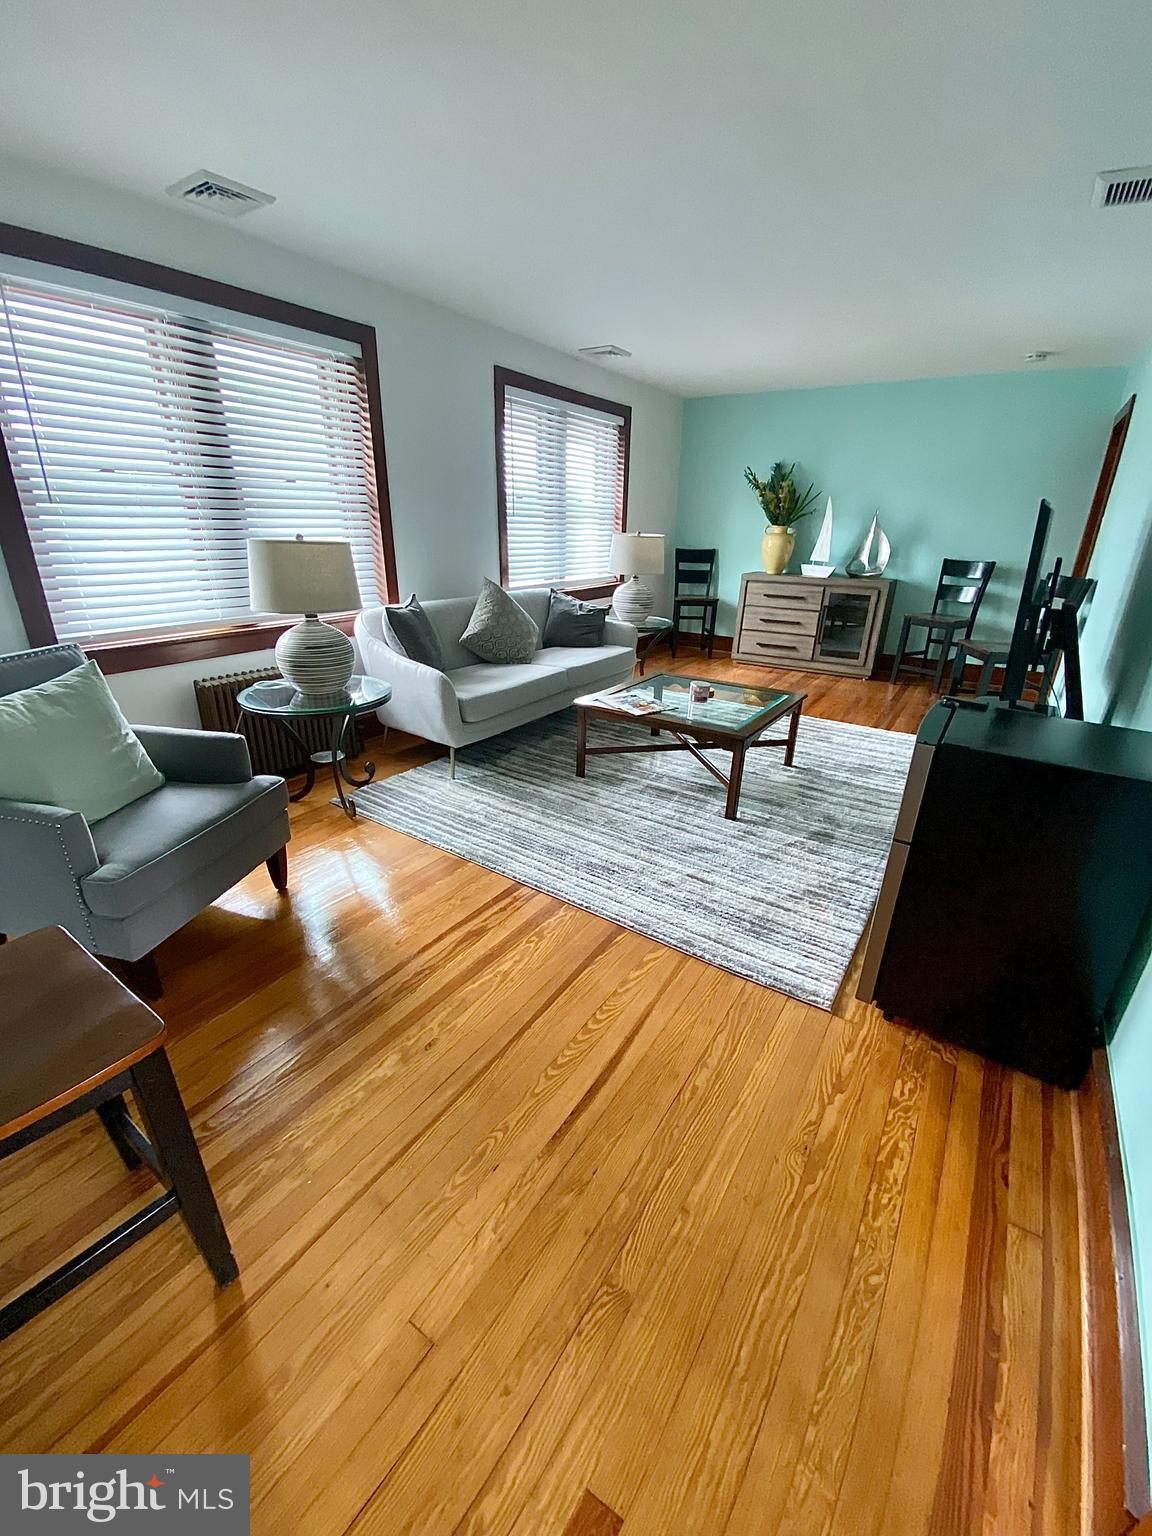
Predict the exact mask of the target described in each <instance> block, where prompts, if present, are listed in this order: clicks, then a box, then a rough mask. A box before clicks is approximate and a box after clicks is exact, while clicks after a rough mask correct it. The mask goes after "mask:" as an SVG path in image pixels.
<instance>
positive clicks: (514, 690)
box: [448, 662, 568, 724]
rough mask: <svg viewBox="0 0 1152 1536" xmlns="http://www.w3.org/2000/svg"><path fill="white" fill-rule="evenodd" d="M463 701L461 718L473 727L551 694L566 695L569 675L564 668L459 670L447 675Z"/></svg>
mask: <svg viewBox="0 0 1152 1536" xmlns="http://www.w3.org/2000/svg"><path fill="white" fill-rule="evenodd" d="M448 678H449V681H450V682H451V684H452V686H453V688H455V690H456V697H457V698H458V699H459V701H460V718H461V720H466V721H468V723H469V724H474V723H475V722H476V721H477V720H492V719H494V718H495V717H496V716H497V715H503V714H506V713H507V712H508V711H509V710H512V709H519V708H520V707H521V705H523V704H534V703H535V702H536V701H537V700H538V699H546V698H548V696H549V695H550V694H553V693H563V691H564V689H565V688H566V687H567V686H568V675H567V673H566V672H565V671H564V670H563V669H562V668H560V669H555V668H552V667H537V666H533V665H524V666H520V665H516V664H514V663H509V662H502V663H500V664H498V665H482V666H476V667H459V668H458V669H457V670H456V671H455V672H449V673H448Z"/></svg>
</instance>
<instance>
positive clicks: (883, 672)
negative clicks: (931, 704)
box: [676, 630, 999, 692]
mask: <svg viewBox="0 0 1152 1536" xmlns="http://www.w3.org/2000/svg"><path fill="white" fill-rule="evenodd" d="M699 640H700V636H699V633H698V632H697V631H696V630H679V631H678V632H677V635H676V644H677V646H678V647H680V646H682V647H683V648H684V651H685V655H690V654H693V648H694V647H696V646H697V645H698V643H699ZM712 643H713V649H714V650H716V651H717V652H719V653H720V654H721V655H724V656H728V655H731V652H732V643H733V637H732V636H731V635H717V636H716V637H715V639H714V641H713V642H712ZM676 660H677V661H679V660H680V657H679V655H677V657H676ZM895 660H896V657H895V655H894V654H893V655H888V656H885V655H878V656H877V657H876V661H875V664H874V666H873V669H872V674H871V679H870V680H871V681H873V682H881V683H886V682H887V681H888V679H889V677H890V676H891V675H892V663H893V662H894V661H895ZM744 665H755V663H744ZM765 665H767V666H771V665H772V663H771V662H766V663H765ZM777 665H778V666H779V667H782V668H784V669H785V670H787V671H790V672H803V671H804V668H803V667H802V666H800V665H798V664H797V665H789V664H788V663H786V662H783V661H781V662H778V663H777ZM980 671H981V669H980V667H978V666H977V665H975V664H974V663H969V665H968V666H966V667H965V668H964V686H965V687H966V688H971V689H972V690H973V692H975V689H976V685H977V683H978V682H979V681H980ZM823 675H826V676H837V677H852V678H859V677H860V674H859V673H857V672H844V673H832V674H823ZM951 675H952V671H951V668H949V669H948V673H947V676H948V677H949V678H950V677H951ZM868 680H869V679H863V681H868ZM901 681H902V682H904V683H910V682H912V681H913V679H912V678H911V677H905V678H902V679H901ZM998 681H999V678H996V679H994V684H995V683H996V682H998Z"/></svg>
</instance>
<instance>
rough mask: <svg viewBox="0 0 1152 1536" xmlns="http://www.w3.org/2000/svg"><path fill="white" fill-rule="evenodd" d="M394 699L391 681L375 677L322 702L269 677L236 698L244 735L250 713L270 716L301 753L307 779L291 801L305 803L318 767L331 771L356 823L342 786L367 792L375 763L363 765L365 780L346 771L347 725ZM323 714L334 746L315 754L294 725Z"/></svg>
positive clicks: (358, 680) (350, 685)
mask: <svg viewBox="0 0 1152 1536" xmlns="http://www.w3.org/2000/svg"><path fill="white" fill-rule="evenodd" d="M391 697H392V685H391V683H382V682H381V681H380V680H379V678H376V677H360V676H354V677H350V678H349V679H348V687H347V688H346V689H345V691H344V692H343V693H341V694H333V695H331V696H328V695H325V696H324V697H322V698H318V697H316V696H315V695H311V694H308V695H306V694H302V693H297V692H296V690H295V688H293V686H292V684H291V683H289V682H283V681H281V680H280V679H279V678H269V680H268V681H267V682H263V683H253V684H252V685H251V687H248V688H243V689H241V691H240V692H239V693H238V694H237V695H236V703H237V705H238V707H239V709H240V721H239V730H240V734H241V735H243V734H244V717H245V716H246V715H266V716H267V717H268V718H269V719H271V720H278V721H279V722H280V724H281V725H282V726H283V727H284V729H285V730H286V731H287V732H288V734H289V735H290V736H291V737H293V739H294V740H295V741H296V743H297V745H298V746H299V747H300V750H301V752H302V753H303V757H302V759H301V762H300V769H299V771H300V772H301V773H303V774H305V775H306V778H305V780H304V787H303V788H302V789H298V790H297V791H296V793H295V794H294V795H291V796H290V797H289V798H290V799H292V800H303V798H304V796H305V795H306V794H308V792H309V791H310V790H311V789H312V787H313V785H314V784H315V783H316V768H317V765H319V766H320V767H323V768H331V770H332V782H333V784H335V786H336V794H337V796H338V798H339V800H340V804H341V806H342V807H343V810H344V814H345V815H346V816H351V817H352V819H353V820H355V818H356V806H355V805H354V804H353V802H352V801H351V800H349V798H348V796H347V795H346V794H345V793H344V785H345V784H351V785H352V786H353V788H355V789H363V788H364V786H365V784H371V782H372V780H373V779H374V778H375V777H376V765H375V764H374V763H365V764H364V777H363V778H361V779H358V778H357V777H356V776H355V774H352V773H349V772H348V767H347V757H346V755H345V752H344V738H345V736H346V735H347V734H348V722H349V721H350V720H354V719H355V717H356V716H357V715H366V714H369V713H370V712H371V711H372V710H374V709H379V707H380V705H381V704H387V702H388V700H389V699H390V698H391ZM325 716H330V717H331V720H332V729H331V732H330V745H329V747H328V750H327V751H326V752H312V751H311V750H310V749H309V746H308V743H307V742H306V741H305V740H304V738H303V737H302V736H301V734H300V732H299V731H298V730H296V728H295V727H294V726H293V724H292V722H293V720H302V719H307V718H313V719H314V718H316V717H320V718H324V717H325Z"/></svg>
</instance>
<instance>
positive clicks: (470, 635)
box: [460, 577, 540, 663]
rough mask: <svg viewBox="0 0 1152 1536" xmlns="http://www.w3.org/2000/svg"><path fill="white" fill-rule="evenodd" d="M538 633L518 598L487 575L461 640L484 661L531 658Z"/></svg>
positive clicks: (513, 660)
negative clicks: (513, 596) (510, 595)
mask: <svg viewBox="0 0 1152 1536" xmlns="http://www.w3.org/2000/svg"><path fill="white" fill-rule="evenodd" d="M539 635H540V631H539V630H538V629H537V628H536V625H535V624H534V623H533V621H532V619H531V618H529V616H528V615H527V614H526V613H525V612H524V610H523V608H521V606H520V604H519V603H518V602H517V601H516V600H515V598H512V597H509V595H508V593H507V592H505V590H504V588H503V587H498V586H497V585H496V583H495V582H494V581H489V580H488V578H487V577H485V578H484V585H483V586H482V587H481V589H480V596H479V597H478V598H477V599H476V606H475V608H473V610H472V617H471V618H470V619H469V620H468V628H467V629H466V630H465V631H464V633H463V634H462V635H461V636H460V644H461V645H462V646H464V647H465V649H466V650H469V651H471V652H472V654H473V655H474V656H479V658H480V660H481V661H494V662H501V663H503V662H515V661H531V660H532V658H533V656H534V655H535V654H536V641H537V640H538V638H539Z"/></svg>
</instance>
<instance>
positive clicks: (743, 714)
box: [575, 672, 807, 821]
mask: <svg viewBox="0 0 1152 1536" xmlns="http://www.w3.org/2000/svg"><path fill="white" fill-rule="evenodd" d="M693 681H704V682H706V683H707V686H708V687H709V688H710V689H711V691H712V696H711V697H710V698H709V699H706V700H705V701H703V702H702V703H699V704H693V703H692V702H691V700H690V698H689V693H688V690H689V687H690V685H691V683H692V682H693ZM617 693H623V694H632V695H641V696H643V697H645V698H649V699H651V700H653V701H654V702H655V703H657V704H659V706H660V709H659V711H658V712H656V713H652V714H646V715H634V714H630V713H629V712H628V711H627V710H625V709H623V708H621V707H619V706H617V707H613V704H612V696H613V694H617ZM806 698H807V694H803V693H782V692H781V691H780V690H779V689H778V688H750V687H745V686H744V685H743V684H741V683H719V682H714V681H712V680H710V679H698V680H697V679H693V678H689V677H677V676H675V675H674V674H672V673H669V672H662V673H660V674H659V676H657V677H645V678H641V679H639V681H635V682H631V683H621V684H620V685H619V687H617V688H608V689H606V690H605V691H604V692H603V693H595V694H588V695H586V696H585V697H584V698H582V699H577V700H576V701H575V702H576V776H577V778H580V779H582V778H584V777H585V775H586V772H587V764H588V758H589V757H594V756H596V755H598V754H605V755H606V754H608V753H617V752H691V754H692V756H693V757H694V758H696V760H697V761H698V762H700V763H702V764H703V765H704V767H705V768H707V770H708V772H709V773H710V774H712V776H713V778H716V779H719V780H720V783H721V784H723V785H724V787H725V789H726V790H727V791H728V795H727V799H726V801H725V805H724V815H725V816H726V817H727V818H728V820H729V821H735V820H736V817H737V813H738V811H739V809H740V785H741V783H742V781H743V778H744V758H745V754H746V753H747V751H748V748H749V747H782V748H783V750H784V766H785V767H786V768H791V767H792V762H793V758H794V757H795V754H796V733H797V731H798V730H799V728H800V714H801V711H802V709H803V707H804V700H805V699H806ZM785 717H787V719H788V734H787V735H786V736H781V737H774V738H773V739H771V740H770V741H762V740H761V739H760V737H761V733H762V732H763V731H765V730H767V728H768V727H769V726H770V725H771V724H772V723H773V722H774V721H776V720H782V719H784V718H785ZM589 720H610V721H611V722H612V724H613V725H633V726H636V727H637V728H638V729H639V730H641V731H644V732H646V733H648V736H649V738H650V739H649V740H647V741H637V742H627V743H624V742H620V743H617V744H616V745H614V746H610V747H590V746H589V745H588V722H589ZM662 735H668V736H671V737H672V740H671V741H661V740H660V739H659V738H660V737H661V736H662ZM710 748H720V749H721V750H723V751H726V752H730V753H731V754H732V767H731V770H730V771H729V772H728V773H727V774H725V773H723V772H722V771H721V770H720V769H719V768H717V766H716V764H715V763H713V762H710V761H709V759H708V758H707V757H705V755H704V753H705V752H706V751H707V750H709V749H710Z"/></svg>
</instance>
